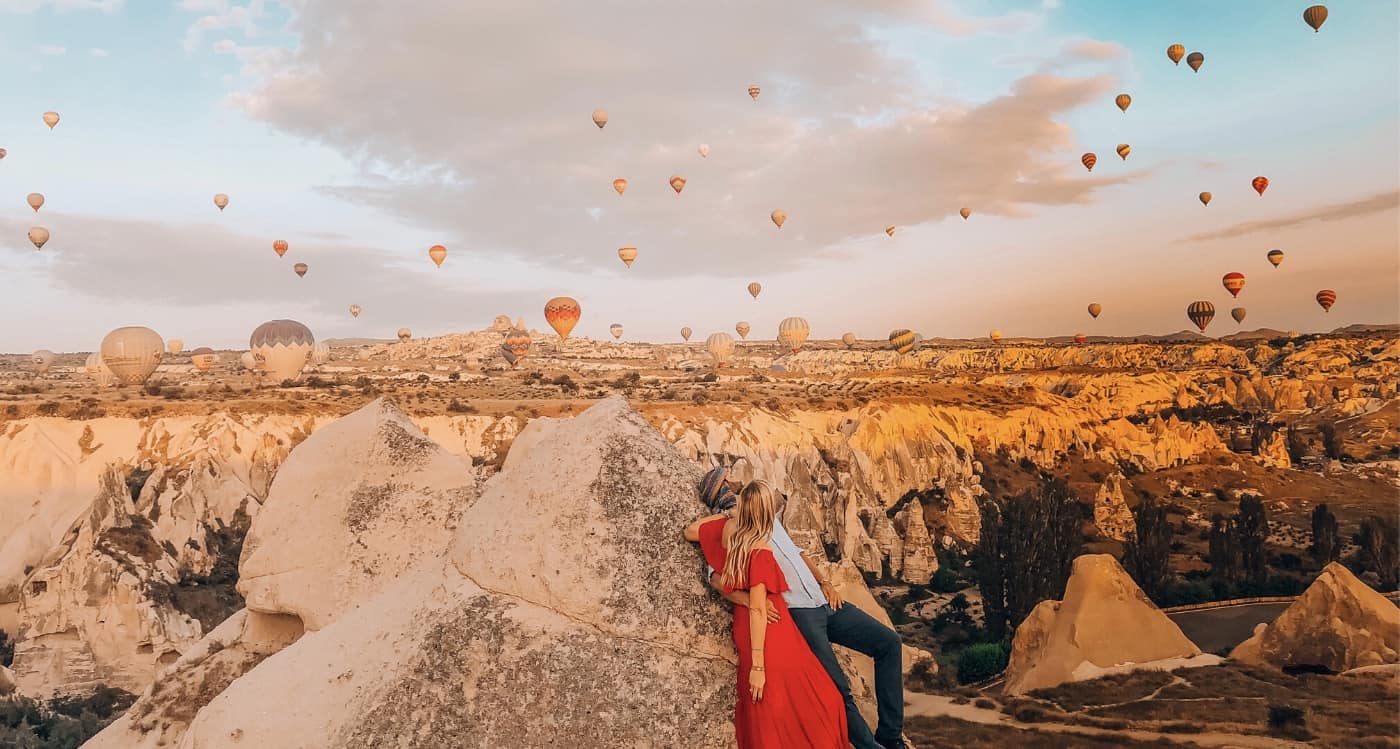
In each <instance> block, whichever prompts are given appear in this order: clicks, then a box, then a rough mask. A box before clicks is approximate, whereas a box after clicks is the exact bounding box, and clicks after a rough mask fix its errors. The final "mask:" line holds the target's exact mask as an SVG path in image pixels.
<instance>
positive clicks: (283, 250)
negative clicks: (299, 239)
mask: <svg viewBox="0 0 1400 749" xmlns="http://www.w3.org/2000/svg"><path fill="white" fill-rule="evenodd" d="M272 251H273V252H275V253H277V257H282V256H283V255H286V254H287V240H285V239H274V240H273V241H272Z"/></svg>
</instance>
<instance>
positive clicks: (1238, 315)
mask: <svg viewBox="0 0 1400 749" xmlns="http://www.w3.org/2000/svg"><path fill="white" fill-rule="evenodd" d="M1246 314H1247V312H1246V311H1245V308H1244V307H1235V308H1233V309H1231V310H1230V317H1233V318H1235V322H1244V316H1245V315H1246Z"/></svg>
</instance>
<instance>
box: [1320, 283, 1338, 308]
mask: <svg viewBox="0 0 1400 749" xmlns="http://www.w3.org/2000/svg"><path fill="white" fill-rule="evenodd" d="M1317 303H1318V305H1319V306H1321V307H1322V311H1323V312H1331V311H1332V305H1334V304H1336V303H1337V292H1335V291H1333V290H1331V289H1323V290H1322V291H1319V292H1317Z"/></svg>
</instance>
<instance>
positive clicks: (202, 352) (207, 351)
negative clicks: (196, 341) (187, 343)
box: [190, 346, 219, 372]
mask: <svg viewBox="0 0 1400 749" xmlns="http://www.w3.org/2000/svg"><path fill="white" fill-rule="evenodd" d="M218 360H219V355H218V354H216V353H214V349H211V348H209V347H208V346H200V347H199V348H197V349H195V350H194V351H191V352H190V363H191V364H193V365H194V368H195V369H197V370H199V371H200V372H208V371H209V370H210V369H212V368H213V367H214V364H215V363H216V362H217V361H218Z"/></svg>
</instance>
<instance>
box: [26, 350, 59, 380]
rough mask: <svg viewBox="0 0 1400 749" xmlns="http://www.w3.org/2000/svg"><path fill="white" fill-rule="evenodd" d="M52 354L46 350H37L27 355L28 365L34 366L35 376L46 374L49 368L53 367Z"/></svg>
mask: <svg viewBox="0 0 1400 749" xmlns="http://www.w3.org/2000/svg"><path fill="white" fill-rule="evenodd" d="M53 360H54V353H53V352H52V351H50V350H48V349H39V350H38V351H35V352H34V353H32V354H30V355H29V363H30V364H32V365H34V372H35V373H36V374H48V372H49V368H50V367H52V366H53Z"/></svg>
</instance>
